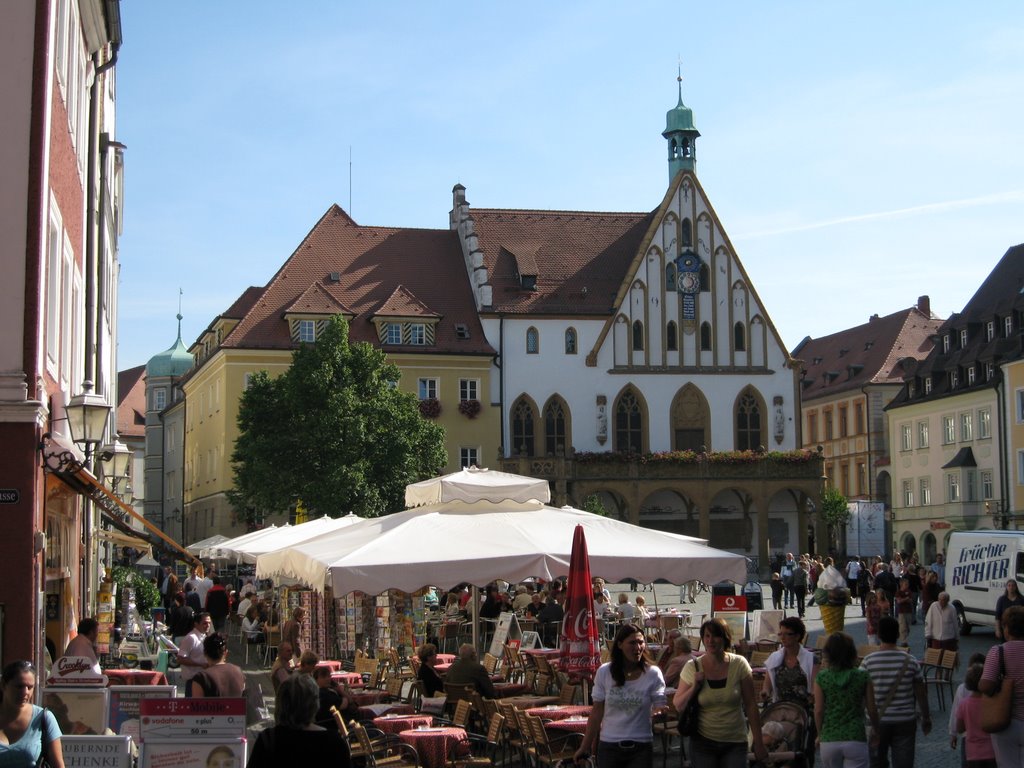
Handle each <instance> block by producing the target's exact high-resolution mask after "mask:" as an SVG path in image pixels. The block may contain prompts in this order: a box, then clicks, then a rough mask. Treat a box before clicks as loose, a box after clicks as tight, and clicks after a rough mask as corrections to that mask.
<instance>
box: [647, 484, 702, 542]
mask: <svg viewBox="0 0 1024 768" xmlns="http://www.w3.org/2000/svg"><path fill="white" fill-rule="evenodd" d="M640 525H642V526H643V527H644V528H653V529H654V530H657V531H667V532H669V533H681V534H684V535H686V536H699V535H700V515H699V514H698V512H697V505H696V504H695V503H694V502H692V501H690V500H689V499H687V498H685V497H683V496H682V495H681V494H679V493H677V492H676V491H673V490H668V489H663V490H660V491H655V492H654V493H652V494H650V495H649V496H648V497H647V498H645V499H644V500H643V502H641V504H640Z"/></svg>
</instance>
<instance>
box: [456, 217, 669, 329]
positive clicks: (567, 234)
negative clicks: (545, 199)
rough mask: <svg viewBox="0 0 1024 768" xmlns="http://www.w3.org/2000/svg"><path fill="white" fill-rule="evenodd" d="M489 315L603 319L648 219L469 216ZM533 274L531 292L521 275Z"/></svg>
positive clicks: (650, 218) (648, 221)
mask: <svg viewBox="0 0 1024 768" xmlns="http://www.w3.org/2000/svg"><path fill="white" fill-rule="evenodd" d="M470 215H471V216H472V218H473V223H474V228H475V231H476V234H477V236H478V238H479V241H480V249H481V250H482V251H483V254H484V265H485V266H486V267H487V274H488V279H489V282H490V284H491V286H492V306H491V309H492V310H493V311H495V312H512V313H523V314H527V313H529V314H572V315H594V314H598V315H607V314H609V313H611V312H612V311H613V309H614V306H613V305H614V300H615V296H616V294H617V293H618V290H619V287H620V286H621V285H622V281H623V280H625V279H626V272H627V270H628V268H629V265H630V263H631V262H632V260H633V258H634V257H635V256H636V254H637V250H638V249H639V247H640V243H641V241H642V239H643V237H644V234H645V233H646V232H647V229H648V227H649V226H650V224H651V221H652V219H653V216H654V213H590V212H584V211H524V210H502V209H487V208H471V209H470ZM529 274H535V275H536V276H537V282H536V290H528V289H524V288H523V287H522V286H521V284H520V281H519V276H520V275H529Z"/></svg>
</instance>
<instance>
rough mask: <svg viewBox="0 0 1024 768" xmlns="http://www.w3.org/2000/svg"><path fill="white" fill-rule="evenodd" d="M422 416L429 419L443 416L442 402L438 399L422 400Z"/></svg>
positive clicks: (428, 398)
mask: <svg viewBox="0 0 1024 768" xmlns="http://www.w3.org/2000/svg"><path fill="white" fill-rule="evenodd" d="M420 414H421V415H422V416H424V417H426V418H428V419H436V418H437V417H438V416H440V415H441V401H440V400H438V399H437V398H436V397H426V398H424V399H422V400H420Z"/></svg>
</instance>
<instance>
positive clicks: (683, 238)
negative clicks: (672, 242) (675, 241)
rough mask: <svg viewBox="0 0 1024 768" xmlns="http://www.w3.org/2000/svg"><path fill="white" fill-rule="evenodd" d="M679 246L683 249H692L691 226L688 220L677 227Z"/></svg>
mask: <svg viewBox="0 0 1024 768" xmlns="http://www.w3.org/2000/svg"><path fill="white" fill-rule="evenodd" d="M679 244H680V246H681V247H683V248H692V247H693V225H692V224H691V223H690V220H689V219H683V223H682V224H681V225H680V226H679Z"/></svg>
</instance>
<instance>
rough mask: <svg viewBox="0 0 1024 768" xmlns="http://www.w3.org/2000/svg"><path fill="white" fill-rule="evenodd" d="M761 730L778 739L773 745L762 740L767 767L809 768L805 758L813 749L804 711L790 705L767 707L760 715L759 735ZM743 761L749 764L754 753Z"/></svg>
mask: <svg viewBox="0 0 1024 768" xmlns="http://www.w3.org/2000/svg"><path fill="white" fill-rule="evenodd" d="M769 723H771V724H772V725H768V724H769ZM765 726H768V728H767V730H768V731H771V732H773V733H774V734H776V735H777V736H778V740H777V741H775V742H774V743H771V742H772V741H773V740H772V739H770V738H767V737H766V738H765V746H766V747H768V765H773V766H792V768H806V767H807V766H808V765H809V764H810V762H811V761H809V760H808V759H807V756H808V755H813V754H814V745H813V744H811V743H809V740H810V735H811V734H810V728H809V727H808V726H809V723H808V716H807V710H805V709H804V708H803V707H801V706H800V705H799V704H794V703H793V702H791V701H777V702H775V703H774V704H769V705H768V706H767V707H765V709H764V710H763V711H762V712H761V732H762V734H764V733H765V730H766V728H765ZM747 758H748V760H749V761H750V762H752V763H753V762H754V753H753V752H751V753H750V754H749V755H748V756H747Z"/></svg>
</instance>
